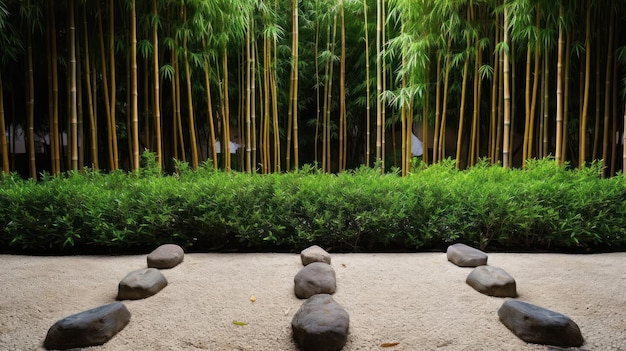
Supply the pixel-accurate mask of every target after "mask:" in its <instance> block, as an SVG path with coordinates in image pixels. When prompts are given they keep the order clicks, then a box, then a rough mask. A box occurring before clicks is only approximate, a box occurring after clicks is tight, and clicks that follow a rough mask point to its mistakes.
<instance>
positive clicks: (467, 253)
mask: <svg viewBox="0 0 626 351" xmlns="http://www.w3.org/2000/svg"><path fill="white" fill-rule="evenodd" d="M446 255H447V257H448V261H450V262H452V263H454V264H455V265H457V266H459V267H478V266H484V265H486V264H487V254H486V253H484V252H483V251H480V250H478V249H475V248H473V247H471V246H467V245H465V244H454V245H450V246H448V250H447V251H446Z"/></svg>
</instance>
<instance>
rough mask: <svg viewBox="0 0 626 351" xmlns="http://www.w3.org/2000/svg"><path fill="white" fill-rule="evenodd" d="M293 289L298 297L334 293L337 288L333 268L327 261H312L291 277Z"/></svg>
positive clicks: (306, 297)
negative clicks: (293, 284)
mask: <svg viewBox="0 0 626 351" xmlns="http://www.w3.org/2000/svg"><path fill="white" fill-rule="evenodd" d="M293 280H294V283H295V288H294V291H295V293H296V296H297V297H298V298H300V299H308V298H309V297H311V296H313V295H315V294H334V293H335V290H336V289H337V280H336V278H335V270H334V269H333V267H332V266H331V265H329V264H327V263H322V262H313V263H311V264H308V265H306V266H304V267H303V268H302V269H301V270H300V272H298V274H296V276H295V278H294V279H293Z"/></svg>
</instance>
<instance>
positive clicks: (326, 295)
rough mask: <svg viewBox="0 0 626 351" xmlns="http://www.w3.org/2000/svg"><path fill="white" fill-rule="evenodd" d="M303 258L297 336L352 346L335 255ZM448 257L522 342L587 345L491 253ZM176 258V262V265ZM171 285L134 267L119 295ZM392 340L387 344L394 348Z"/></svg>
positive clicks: (73, 343)
mask: <svg viewBox="0 0 626 351" xmlns="http://www.w3.org/2000/svg"><path fill="white" fill-rule="evenodd" d="M174 246H175V245H170V246H166V245H164V246H162V247H159V248H157V250H155V251H153V253H151V254H150V255H148V256H149V257H151V259H150V260H151V262H155V260H154V257H155V256H158V255H156V254H154V253H155V252H156V253H158V254H159V255H162V254H163V252H170V253H171V255H170V257H169V258H167V257H165V261H163V257H161V258H159V260H157V261H158V262H166V263H162V264H163V267H168V268H171V267H174V266H176V265H178V264H180V263H181V262H182V261H183V259H184V253H182V254H181V252H182V249H180V248H176V247H174ZM164 247H165V249H164ZM179 249H180V250H179ZM153 254H154V255H153ZM166 256H167V255H166ZM300 256H301V257H300V258H301V261H302V264H303V268H302V269H301V270H300V271H299V272H298V273H297V274H296V276H295V277H294V294H295V295H296V296H298V297H299V298H302V299H306V300H305V301H304V302H303V303H302V305H301V307H300V309H299V310H298V312H297V313H296V314H295V315H294V317H293V319H292V322H291V324H292V325H291V327H292V337H293V339H294V341H295V343H296V344H297V345H298V346H299V348H300V349H302V350H340V349H342V348H343V346H344V345H345V344H346V339H347V335H348V333H349V325H350V317H349V315H348V313H347V312H346V311H345V309H344V308H343V307H342V306H341V305H339V304H338V303H336V302H335V301H334V300H333V298H332V294H333V293H334V292H335V290H336V286H337V282H336V276H335V272H334V269H333V267H332V266H331V257H330V254H328V252H326V251H325V250H323V249H321V248H319V247H317V246H313V247H310V248H308V249H305V250H303V251H302V253H301V255H300ZM446 256H447V258H448V260H449V262H451V263H453V264H455V265H457V266H460V267H470V268H473V269H472V271H471V272H470V273H469V275H468V276H467V279H466V283H467V284H468V285H470V286H472V287H473V288H474V289H475V290H476V291H478V292H479V293H482V294H484V295H489V296H494V297H508V299H506V300H505V301H504V303H503V304H502V306H501V307H500V309H499V310H498V311H497V315H498V317H499V320H500V322H501V323H502V324H503V325H505V326H506V327H507V328H509V329H510V330H511V331H512V332H513V334H515V335H516V336H517V337H519V338H520V339H521V340H523V341H525V342H528V343H538V344H545V345H554V346H562V347H578V346H580V345H582V344H583V343H584V339H583V337H582V335H581V333H580V329H579V328H578V325H577V324H576V323H575V322H574V321H572V320H571V319H570V318H569V317H567V316H565V315H563V314H561V313H558V312H554V311H551V310H548V309H545V308H543V307H539V306H535V305H532V304H529V303H527V302H524V301H520V300H517V299H514V298H515V297H516V296H517V293H516V285H515V284H516V282H515V279H513V277H511V276H510V275H509V274H508V273H506V271H504V270H503V269H502V268H498V267H493V266H488V265H487V259H488V256H487V254H486V253H484V252H482V251H480V250H477V249H474V248H471V247H469V246H467V245H462V244H455V245H452V246H450V247H449V248H448V250H447V252H446ZM168 260H170V261H168ZM149 262H150V261H149ZM172 262H176V263H175V264H173V265H172ZM153 264H154V263H148V265H153ZM159 264H161V263H157V265H159ZM342 266H344V267H345V265H342ZM322 267H323V268H322ZM163 269H167V268H163ZM129 277H130V278H129ZM128 281H134V282H141V283H142V284H143V285H142V284H139V285H142V286H143V288H142V289H143V290H142V291H143V292H142V293H141V294H140V295H132V294H131V295H124V293H122V290H123V288H122V286H126V285H129V286H130V285H132V284H127V283H128ZM163 282H165V284H163ZM166 285H167V279H166V278H165V276H164V275H163V274H162V272H161V270H160V269H157V268H154V267H148V268H145V269H140V270H137V271H133V272H130V273H129V274H128V275H127V276H126V277H125V278H124V279H123V280H122V281H121V282H120V284H119V286H118V299H119V300H126V299H133V298H147V297H150V296H152V295H154V294H157V293H158V292H159V291H161V289H163V288H165V286H166ZM320 287H321V288H320ZM140 290H141V289H140ZM299 291H304V292H303V293H301V292H299ZM555 293H558V292H555ZM470 308H471V306H470ZM495 312H496V311H494V313H495ZM329 316H330V317H329ZM129 320H130V311H128V309H127V308H126V306H125V305H124V303H123V302H116V303H114V304H109V305H103V306H99V307H95V308H92V309H89V310H87V311H84V312H81V313H77V314H74V315H71V316H68V317H66V318H63V319H61V320H59V321H58V322H56V323H55V324H54V325H53V326H52V327H51V328H50V329H49V331H48V335H47V336H46V340H45V342H44V345H45V346H46V347H47V348H49V349H71V348H80V347H87V346H94V345H101V344H104V343H106V342H107V341H109V340H110V339H111V338H113V337H114V336H115V335H116V334H117V333H118V332H119V331H120V330H122V329H123V328H124V327H125V326H126V325H127V324H128V323H129ZM329 326H330V327H329ZM320 328H322V329H320ZM323 328H326V329H323ZM391 344H393V343H390V344H389V345H387V346H389V347H393V346H394V345H391ZM320 345H325V346H320Z"/></svg>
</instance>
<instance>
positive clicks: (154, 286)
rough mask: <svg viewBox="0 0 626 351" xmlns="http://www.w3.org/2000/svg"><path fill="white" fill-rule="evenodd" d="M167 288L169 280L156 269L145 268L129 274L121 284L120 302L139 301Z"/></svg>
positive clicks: (118, 296)
mask: <svg viewBox="0 0 626 351" xmlns="http://www.w3.org/2000/svg"><path fill="white" fill-rule="evenodd" d="M166 286H167V279H165V277H164V276H163V274H162V273H161V271H159V270H158V269H156V268H144V269H140V270H136V271H133V272H130V273H128V275H126V277H124V279H122V281H121V282H120V283H119V286H118V292H117V299H118V300H138V299H144V298H146V297H149V296H152V295H154V294H156V293H158V292H159V291H161V290H162V289H163V288H164V287H166Z"/></svg>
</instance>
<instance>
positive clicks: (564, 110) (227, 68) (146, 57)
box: [0, 0, 626, 178]
mask: <svg viewBox="0 0 626 351" xmlns="http://www.w3.org/2000/svg"><path fill="white" fill-rule="evenodd" d="M625 10H626V2H624V1H621V0H602V1H600V0H571V1H566V0H561V1H542V0H504V1H503V0H438V1H426V0H363V1H361V0H311V1H298V0H290V1H287V0H269V1H261V0H211V1H201V0H179V1H162V0H146V1H135V0H130V1H128V0H127V1H114V0H107V1H79V0H68V1H54V0H47V1H41V0H21V1H11V0H5V1H1V0H0V130H3V131H5V133H0V153H1V155H2V171H3V172H5V173H8V172H12V171H20V172H21V173H23V175H24V176H25V177H31V178H37V176H38V174H39V173H41V172H44V171H45V172H49V173H51V174H52V175H55V174H59V173H60V172H63V171H64V170H79V169H82V168H83V167H89V168H93V169H103V170H108V171H110V170H116V169H127V170H133V169H137V168H138V167H140V154H141V153H142V152H143V151H144V150H149V151H151V152H154V153H155V154H156V157H157V158H156V159H157V162H158V164H159V165H160V166H161V167H163V168H165V169H172V168H173V165H174V162H172V160H173V159H176V160H182V161H184V162H188V163H189V165H190V166H191V167H193V168H196V167H198V166H199V165H200V164H201V163H203V162H206V163H207V164H208V165H209V166H213V167H215V168H222V169H226V170H230V169H238V170H241V171H245V172H261V173H269V172H282V171H288V170H291V169H297V168H299V167H301V166H302V165H303V164H305V163H313V162H316V163H317V165H318V166H319V167H320V168H321V170H323V171H325V172H337V171H342V170H344V169H346V168H350V167H356V166H359V165H362V164H365V165H368V166H375V167H381V169H383V170H384V169H386V168H387V169H388V168H389V167H391V166H395V167H398V168H400V169H401V170H402V172H403V174H406V172H408V170H409V169H410V166H411V162H412V157H411V147H412V139H411V133H412V132H413V133H415V134H416V135H417V136H418V137H420V139H422V140H423V142H424V145H423V148H424V150H425V151H426V150H427V151H428V152H425V153H424V155H423V161H424V162H425V163H426V164H429V163H436V162H439V161H440V160H442V159H443V158H446V157H453V158H455V159H456V165H457V167H458V168H465V167H470V166H471V165H473V164H475V163H476V162H478V161H479V159H481V158H482V159H485V158H486V159H488V160H489V161H490V162H492V163H498V162H500V163H502V165H503V166H505V167H524V165H525V164H526V163H525V162H524V160H528V159H532V158H544V157H554V159H555V161H556V162H558V163H563V162H569V163H570V164H571V165H573V166H577V167H581V166H583V165H585V164H587V163H589V162H592V161H594V160H601V161H600V162H602V166H603V175H605V176H608V175H613V174H615V173H616V172H619V171H621V170H623V169H624V164H626V151H624V143H623V139H622V138H624V133H623V131H624V124H625V123H624V121H625V120H626V114H625V112H624V106H625V104H626V99H625V98H624V83H623V78H624V74H625V68H626V49H624V48H625V46H626V36H625V35H623V34H624V33H626V28H625V27H626V21H624V19H625V16H626V11H625ZM622 116H623V117H622ZM15 126H21V127H22V130H24V131H25V140H26V143H27V147H26V148H27V152H26V155H25V157H24V156H21V155H16V154H15V153H14V152H10V150H15V148H14V147H10V146H11V143H14V142H15V133H10V131H11V130H14V129H11V128H15ZM35 135H40V136H42V135H43V136H48V137H47V139H46V140H47V145H45V152H44V153H38V152H37V151H36V147H35ZM228 140H233V141H235V142H237V143H239V144H241V148H240V149H239V150H238V151H237V152H236V153H233V154H232V155H231V153H230V150H229V143H228V142H224V141H228ZM220 141H221V143H220V145H221V150H220V151H221V153H218V150H217V149H218V148H217V143H218V142H220Z"/></svg>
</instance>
